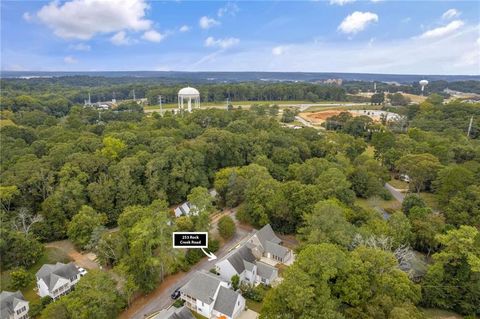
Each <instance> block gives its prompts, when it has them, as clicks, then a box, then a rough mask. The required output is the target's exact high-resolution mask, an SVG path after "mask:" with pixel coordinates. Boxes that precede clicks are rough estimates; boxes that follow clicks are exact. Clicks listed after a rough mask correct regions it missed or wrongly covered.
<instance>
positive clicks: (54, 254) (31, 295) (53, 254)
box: [0, 247, 71, 302]
mask: <svg viewBox="0 0 480 319" xmlns="http://www.w3.org/2000/svg"><path fill="white" fill-rule="evenodd" d="M70 261H71V260H70V258H69V257H68V255H67V254H65V253H64V252H63V251H61V250H60V249H58V248H53V247H48V248H45V252H44V254H43V256H42V258H40V260H39V261H38V262H36V263H35V264H34V265H33V266H32V267H30V268H29V269H27V271H28V272H29V273H31V274H33V275H34V276H35V273H36V272H37V271H38V270H39V269H40V267H42V266H43V265H44V264H54V263H57V262H63V263H68V262H70ZM9 286H10V275H9V272H8V271H4V272H2V273H1V275H0V289H1V290H12V289H11V288H10V287H9ZM35 287H36V282H35V280H34V281H32V282H31V283H30V285H28V286H27V287H25V288H23V289H21V292H22V293H23V295H24V296H25V299H27V300H28V301H30V302H32V301H36V300H39V299H40V297H39V296H38V295H37V293H36V291H35V290H34V288H35Z"/></svg>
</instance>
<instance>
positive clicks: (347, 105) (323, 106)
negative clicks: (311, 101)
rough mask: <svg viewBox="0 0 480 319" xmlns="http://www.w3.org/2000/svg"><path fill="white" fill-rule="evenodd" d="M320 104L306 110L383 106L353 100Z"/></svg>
mask: <svg viewBox="0 0 480 319" xmlns="http://www.w3.org/2000/svg"><path fill="white" fill-rule="evenodd" d="M317 104H318V105H312V106H310V107H308V108H307V109H306V110H305V111H304V112H319V111H328V110H363V109H367V108H368V109H369V110H379V109H380V108H381V106H379V105H370V104H366V103H351V102H335V101H328V102H324V103H317ZM322 104H345V105H322Z"/></svg>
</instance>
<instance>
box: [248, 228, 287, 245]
mask: <svg viewBox="0 0 480 319" xmlns="http://www.w3.org/2000/svg"><path fill="white" fill-rule="evenodd" d="M255 235H257V237H258V240H259V241H260V243H261V244H262V246H263V247H264V249H265V244H266V242H267V241H270V242H272V243H274V244H280V243H281V242H282V240H281V239H280V238H278V237H277V235H275V232H274V231H273V229H272V226H270V224H267V225H265V226H263V227H262V229H260V230H258V231H257V232H256V233H255Z"/></svg>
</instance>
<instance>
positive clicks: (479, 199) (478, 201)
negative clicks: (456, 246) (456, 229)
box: [445, 185, 480, 227]
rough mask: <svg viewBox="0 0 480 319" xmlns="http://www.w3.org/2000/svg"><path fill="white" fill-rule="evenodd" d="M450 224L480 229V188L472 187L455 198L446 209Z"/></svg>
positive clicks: (446, 216)
mask: <svg viewBox="0 0 480 319" xmlns="http://www.w3.org/2000/svg"><path fill="white" fill-rule="evenodd" d="M445 218H446V220H447V222H448V223H449V224H452V225H455V226H460V225H470V226H475V227H480V186H476V185H471V186H469V187H467V188H466V189H465V191H463V192H460V193H458V194H457V195H456V196H455V197H453V198H452V199H451V200H450V202H449V203H448V204H447V206H446V208H445Z"/></svg>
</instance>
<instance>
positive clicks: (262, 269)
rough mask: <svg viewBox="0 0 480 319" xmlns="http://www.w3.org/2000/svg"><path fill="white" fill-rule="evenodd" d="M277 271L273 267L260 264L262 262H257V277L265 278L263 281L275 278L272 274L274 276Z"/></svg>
mask: <svg viewBox="0 0 480 319" xmlns="http://www.w3.org/2000/svg"><path fill="white" fill-rule="evenodd" d="M277 272H278V271H277V268H275V267H272V266H270V265H267V264H265V263H262V262H257V275H258V276H260V277H262V278H265V279H268V280H273V279H275V278H273V277H274V274H276V273H277Z"/></svg>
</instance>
